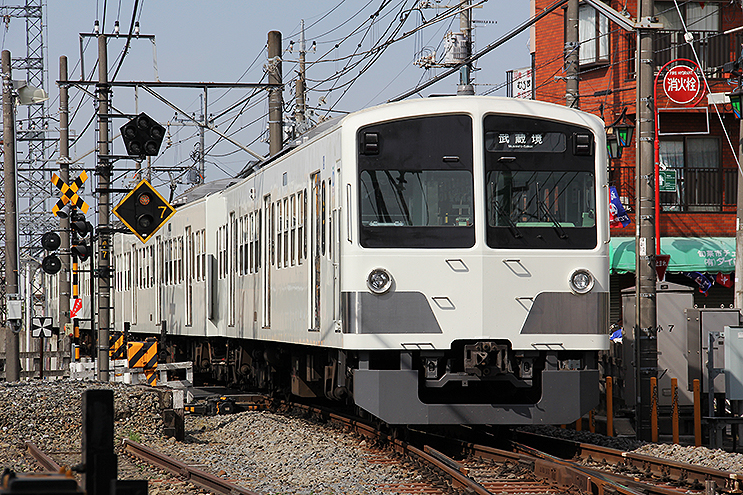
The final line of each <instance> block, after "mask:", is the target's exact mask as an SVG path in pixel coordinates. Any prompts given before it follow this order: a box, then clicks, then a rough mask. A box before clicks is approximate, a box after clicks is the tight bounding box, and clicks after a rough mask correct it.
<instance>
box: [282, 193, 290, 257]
mask: <svg viewBox="0 0 743 495" xmlns="http://www.w3.org/2000/svg"><path fill="white" fill-rule="evenodd" d="M281 227H282V230H283V232H284V268H286V267H288V266H289V198H284V223H283V225H282V226H281Z"/></svg>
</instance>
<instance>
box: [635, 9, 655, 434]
mask: <svg viewBox="0 0 743 495" xmlns="http://www.w3.org/2000/svg"><path fill="white" fill-rule="evenodd" d="M653 7H654V4H653V0H642V2H641V4H640V11H639V12H638V20H639V21H640V22H643V21H648V22H647V24H650V19H649V18H651V17H652V16H653V14H654V11H653ZM637 50H638V53H637V63H636V64H635V67H637V100H636V102H635V103H636V108H637V158H636V163H637V166H636V168H637V179H636V187H635V204H636V207H635V223H636V225H637V232H636V241H635V253H636V258H635V277H636V282H635V301H636V304H635V328H634V336H635V370H636V382H635V383H637V387H636V390H637V406H636V410H635V414H636V425H637V438H638V439H640V440H650V439H651V434H652V432H651V427H650V417H651V407H652V400H653V397H652V395H653V390H652V389H651V387H650V379H651V378H652V377H655V376H657V370H658V342H657V340H656V332H657V314H656V299H655V283H656V272H655V255H656V252H655V222H656V221H658V219H657V218H655V186H656V185H655V184H654V183H653V176H654V150H653V141H654V132H655V131H654V127H655V126H654V121H653V119H654V112H653V105H654V104H655V102H653V31H652V29H649V28H647V27H643V26H642V25H640V26H639V27H638V28H637Z"/></svg>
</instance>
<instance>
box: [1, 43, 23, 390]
mask: <svg viewBox="0 0 743 495" xmlns="http://www.w3.org/2000/svg"><path fill="white" fill-rule="evenodd" d="M2 68H3V154H4V160H3V166H4V179H5V295H6V297H7V301H6V309H7V313H6V316H7V318H6V322H5V379H6V380H7V381H9V382H17V381H18V380H20V379H21V361H20V337H19V333H20V331H21V321H22V320H18V319H16V318H18V317H19V316H20V315H17V314H12V313H14V311H11V306H12V305H14V304H20V303H19V300H20V296H19V294H18V216H17V213H18V212H17V209H16V185H15V179H16V175H15V174H16V170H15V166H16V164H15V108H14V102H13V78H12V74H11V65H10V52H9V51H8V50H3V53H2ZM11 318H13V319H11Z"/></svg>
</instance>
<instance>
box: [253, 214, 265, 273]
mask: <svg viewBox="0 0 743 495" xmlns="http://www.w3.org/2000/svg"><path fill="white" fill-rule="evenodd" d="M262 220H263V210H261V209H259V210H258V218H257V220H256V221H255V251H254V254H255V273H258V270H259V269H260V268H261V266H262V265H261V235H262V234H261V221H262Z"/></svg>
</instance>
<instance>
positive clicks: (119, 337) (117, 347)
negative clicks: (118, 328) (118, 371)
mask: <svg viewBox="0 0 743 495" xmlns="http://www.w3.org/2000/svg"><path fill="white" fill-rule="evenodd" d="M108 343H109V349H108V355H109V356H111V359H126V346H125V345H124V332H113V333H111V335H110V336H109V337H108Z"/></svg>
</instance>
